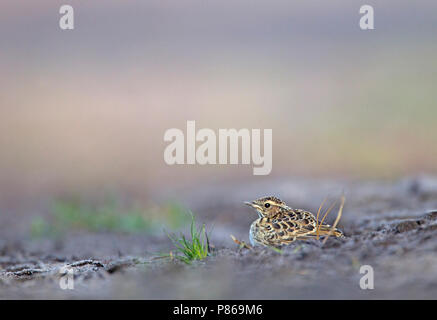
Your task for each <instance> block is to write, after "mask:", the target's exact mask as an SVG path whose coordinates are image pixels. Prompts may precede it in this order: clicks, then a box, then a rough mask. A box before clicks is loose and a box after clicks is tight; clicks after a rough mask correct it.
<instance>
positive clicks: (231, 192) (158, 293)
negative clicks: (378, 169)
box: [0, 177, 437, 299]
mask: <svg viewBox="0 0 437 320" xmlns="http://www.w3.org/2000/svg"><path fill="white" fill-rule="evenodd" d="M341 189H343V190H345V194H346V197H347V203H346V206H345V209H344V212H343V218H342V221H341V223H340V225H341V227H342V228H343V230H344V232H345V234H346V236H347V237H346V238H344V239H334V238H331V239H329V240H328V241H327V242H326V244H325V245H324V246H322V245H321V242H318V241H316V240H313V241H297V242H295V243H294V244H292V245H291V246H289V247H287V248H285V249H283V250H282V252H278V251H276V250H272V249H270V248H255V249H253V250H249V249H246V248H239V246H238V245H237V244H236V243H234V242H233V241H232V239H231V238H230V235H231V234H232V235H234V236H235V237H236V238H238V239H239V240H242V241H245V242H248V227H249V224H250V222H251V221H252V220H254V219H255V216H256V214H255V213H254V212H251V210H249V209H248V208H247V207H245V206H244V205H243V204H242V202H241V199H248V198H250V197H253V196H254V195H256V194H260V193H261V192H263V191H261V190H269V191H270V193H275V194H278V195H279V194H280V195H281V196H282V198H283V199H285V200H286V201H287V202H288V203H290V204H291V203H293V204H294V206H296V207H305V208H309V209H312V210H313V212H315V211H316V210H317V207H318V204H319V203H320V202H321V201H322V200H323V198H324V197H325V195H326V194H328V193H329V192H330V190H341ZM179 194H180V195H181V196H183V198H184V199H186V201H187V203H186V205H187V206H189V207H190V208H191V209H192V210H193V211H194V212H195V213H196V219H197V221H196V222H197V223H198V224H199V225H200V223H205V225H206V229H207V231H208V232H210V237H209V241H210V244H211V246H213V248H212V252H211V254H210V255H209V256H208V257H206V258H205V259H204V260H201V261H193V262H191V263H190V264H187V263H185V262H183V261H180V260H179V259H176V258H174V257H172V255H177V254H178V252H177V251H176V250H175V247H174V245H173V244H172V242H171V241H170V240H169V238H168V237H167V235H166V234H165V233H164V232H162V231H161V229H159V228H160V227H157V228H158V230H153V228H155V227H153V226H150V228H151V229H149V227H146V226H145V225H143V224H142V223H141V222H138V221H137V222H135V218H133V217H131V216H130V215H131V214H132V213H126V216H125V217H131V219H132V221H131V222H129V221H127V220H126V221H125V219H127V218H125V219H121V220H120V221H121V222H120V221H118V223H122V226H120V225H119V226H113V227H111V224H110V223H109V222H108V221H106V220H105V219H104V218H102V221H100V222H99V223H102V224H103V225H101V226H100V227H101V228H103V229H105V231H101V230H98V228H99V225H98V224H97V225H94V224H93V223H95V222H94V221H87V220H86V219H85V218H83V219H82V218H80V213H79V210H80V209H78V207H74V206H71V207H64V208H57V209H56V208H55V209H53V210H55V211H56V210H57V211H56V212H57V213H56V214H58V215H59V216H58V218H56V219H54V218H53V217H51V218H48V219H47V221H51V222H50V223H49V222H47V224H46V222H43V221H46V220H39V218H38V219H36V220H34V225H33V232H34V234H33V235H29V236H27V237H24V238H23V237H20V236H19V234H18V233H15V232H13V230H14V228H15V226H13V225H12V226H10V227H9V228H8V229H9V231H10V237H8V239H7V240H3V241H2V242H1V243H0V250H1V251H0V252H1V257H0V267H1V271H0V287H1V289H2V290H0V297H1V298H70V297H74V298H132V299H137V298H150V299H155V298H176V299H182V298H198V299H204V298H259V299H263V298H278V299H290V298H291V299H294V298H315V299H324V298H327V299H335V298H346V299H349V298H358V299H367V298H424V299H428V298H435V297H437V282H436V279H437V270H436V268H435V264H436V262H437V261H436V259H437V257H436V254H435V252H436V250H437V241H436V239H437V237H436V233H437V211H433V210H432V209H433V208H437V179H435V178H431V177H428V178H427V177H421V178H409V179H403V180H399V181H396V182H390V183H387V182H386V183H377V182H365V183H353V182H345V181H335V182H334V181H331V180H329V181H328V180H310V179H308V180H304V179H293V180H276V181H273V180H272V181H265V182H263V183H259V184H252V185H250V186H248V185H246V184H244V183H241V184H232V185H229V186H226V187H224V186H218V187H217V186H209V187H203V188H202V189H201V191H199V192H195V193H193V192H184V191H181V192H180V193H179ZM58 206H61V205H60V204H58ZM64 206H67V205H66V204H64ZM62 210H64V211H65V212H64V211H62ZM68 210H71V211H74V210H78V212H76V213H74V212H68ZM83 210H85V209H83ZM101 210H103V211H104V210H111V209H109V208H108V209H101ZM155 210H157V209H155ZM163 210H164V209H163ZM166 210H170V211H171V210H175V212H173V213H171V214H169V213H168V212H167V213H166V215H169V216H167V218H166V219H169V220H167V221H165V222H164V223H165V224H167V225H166V227H165V228H167V229H168V228H169V225H171V223H175V224H179V223H181V224H182V225H185V226H186V227H182V228H181V230H182V231H183V232H184V233H185V234H186V235H187V236H188V234H189V220H190V218H189V216H188V215H186V213H184V212H178V210H180V209H177V208H172V209H169V208H167V209H165V210H164V211H166ZM103 211H102V212H103ZM68 214H73V215H74V214H77V216H76V217H75V220H72V221H69V220H68V219H69V217H68ZM94 214H98V213H96V212H94ZM172 214H173V215H178V214H181V215H183V216H184V217H185V219H186V222H184V221H183V220H181V221H180V222H178V218H177V217H176V216H173V217H171V215H172ZM63 215H66V216H65V217H64V216H63ZM139 217H141V214H140V215H139V216H138V217H137V219H140V218H139ZM331 218H333V216H331ZM62 219H64V220H65V221H61V220H62ZM114 219H115V217H114ZM58 220H60V221H58ZM158 220H159V221H164V220H165V219H158ZM56 221H58V222H56ZM139 221H142V220H139ZM62 223H64V224H65V226H61V225H60V224H62ZM81 223H82V224H83V225H81ZM57 224H59V225H57ZM2 226H4V224H2ZM67 226H68V227H69V228H71V229H72V230H73V231H72V230H70V231H69V232H67V233H66V234H56V232H61V231H60V230H59V231H56V230H55V229H56V228H59V229H60V228H63V227H67ZM123 226H124V227H123ZM111 228H113V229H112V230H111ZM4 229H5V228H2V230H3V231H2V232H7V231H6V230H4ZM51 229H53V230H51ZM11 231H12V232H11ZM170 252H172V253H171V254H169V253H170ZM66 265H67V266H69V268H70V270H73V271H74V290H62V289H61V288H60V280H61V276H62V275H65V271H64V273H60V269H61V268H62V267H65V266H66ZM362 265H370V266H372V267H373V269H374V278H375V280H374V289H373V290H362V289H360V285H359V281H360V278H361V277H362V275H361V274H360V273H359V270H360V267H361V266H362Z"/></svg>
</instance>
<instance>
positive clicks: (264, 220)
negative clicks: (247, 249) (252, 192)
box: [245, 197, 343, 247]
mask: <svg viewBox="0 0 437 320" xmlns="http://www.w3.org/2000/svg"><path fill="white" fill-rule="evenodd" d="M245 204H247V205H249V206H251V207H253V208H254V209H255V210H256V212H257V213H258V216H259V218H258V219H256V220H255V221H254V222H253V223H252V225H251V226H250V232H249V237H250V243H251V244H252V246H256V245H263V246H273V247H279V246H282V245H286V244H290V243H291V242H293V241H295V240H307V239H316V238H317V235H319V236H326V235H328V234H329V233H330V232H331V229H332V227H331V226H330V225H328V224H320V223H319V222H318V221H317V219H316V217H314V215H313V214H312V213H311V212H308V211H305V210H302V209H292V208H290V207H288V206H287V205H286V204H285V202H283V201H282V200H280V199H278V198H276V197H264V198H260V199H258V200H255V201H252V202H245ZM317 229H318V230H317ZM332 235H333V236H335V237H343V232H342V231H340V230H339V229H334V230H333V232H332Z"/></svg>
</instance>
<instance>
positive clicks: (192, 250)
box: [167, 212, 210, 264]
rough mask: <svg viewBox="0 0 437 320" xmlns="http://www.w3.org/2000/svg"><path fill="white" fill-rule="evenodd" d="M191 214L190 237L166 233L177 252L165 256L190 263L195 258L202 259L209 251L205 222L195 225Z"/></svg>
mask: <svg viewBox="0 0 437 320" xmlns="http://www.w3.org/2000/svg"><path fill="white" fill-rule="evenodd" d="M190 215H191V226H190V237H191V239H189V238H187V237H185V235H184V234H182V233H181V234H180V236H177V235H175V234H168V233H167V236H168V237H169V239H170V240H171V241H172V243H173V244H174V246H175V247H176V251H177V252H178V253H179V254H176V255H174V254H173V253H172V252H171V253H170V254H169V255H167V257H170V258H175V259H178V260H180V261H182V262H185V263H186V264H191V262H192V261H195V260H203V259H205V258H206V257H207V256H208V255H209V253H210V245H209V239H208V234H207V232H206V228H205V224H203V225H202V226H201V227H200V228H198V227H197V226H196V220H195V218H194V215H193V213H192V212H190Z"/></svg>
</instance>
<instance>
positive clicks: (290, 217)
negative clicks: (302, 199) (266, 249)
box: [259, 209, 317, 245]
mask: <svg viewBox="0 0 437 320" xmlns="http://www.w3.org/2000/svg"><path fill="white" fill-rule="evenodd" d="M316 226H317V224H316V219H315V218H314V216H313V214H312V213H310V212H308V211H304V210H299V209H293V210H288V211H287V212H286V213H283V214H281V215H280V216H279V217H275V218H273V219H266V218H263V219H261V220H260V222H259V228H260V229H261V230H260V231H261V234H263V235H264V240H265V242H266V243H268V244H270V245H278V244H285V243H288V242H292V241H294V240H296V238H299V237H303V236H308V235H310V234H313V233H314V232H315V231H316Z"/></svg>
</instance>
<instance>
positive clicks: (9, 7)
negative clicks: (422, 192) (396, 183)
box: [0, 0, 437, 196]
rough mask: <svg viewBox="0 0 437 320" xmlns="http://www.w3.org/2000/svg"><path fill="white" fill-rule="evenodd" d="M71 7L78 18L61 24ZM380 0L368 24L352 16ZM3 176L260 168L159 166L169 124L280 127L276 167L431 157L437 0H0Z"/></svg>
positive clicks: (28, 183) (392, 164) (43, 178)
mask: <svg viewBox="0 0 437 320" xmlns="http://www.w3.org/2000/svg"><path fill="white" fill-rule="evenodd" d="M64 3H65V4H70V5H72V6H73V8H74V9H75V30H73V31H62V30H60V28H59V26H58V20H59V18H60V15H59V13H58V11H59V7H60V6H61V5H62V4H64ZM363 4H371V5H374V9H375V27H376V29H375V30H372V31H362V30H360V29H359V27H358V21H359V18H360V14H359V8H360V6H361V5H363ZM0 7H1V10H0V70H1V73H0V88H1V89H0V190H1V191H2V194H3V196H5V195H6V194H20V195H27V194H39V193H41V192H44V193H46V192H49V193H50V192H58V191H59V190H64V191H75V192H78V191H80V192H86V191H87V190H98V189H99V188H102V187H105V186H108V185H109V186H116V187H118V188H125V189H127V190H136V191H137V192H140V193H142V192H144V194H147V193H148V192H149V191H153V192H155V191H156V190H161V189H162V190H164V189H166V188H168V187H170V186H187V187H193V188H195V187H196V185H197V184H199V183H205V182H207V183H216V182H220V181H224V180H231V181H232V180H233V179H239V180H242V179H243V180H244V179H247V181H248V182H250V181H254V180H255V179H268V178H269V177H254V176H253V175H252V166H232V165H228V166H199V165H196V166H188V165H187V166H171V167H170V166H168V165H166V164H165V162H164V160H163V151H164V148H165V146H166V143H165V142H164V141H163V136H164V132H165V130H166V129H168V128H181V129H183V130H185V125H186V121H187V120H195V121H196V126H197V128H203V127H206V128H212V129H214V130H217V129H218V128H237V129H238V128H249V129H252V128H260V129H264V128H271V129H273V171H272V174H271V177H278V176H311V177H339V176H340V177H352V178H366V179H367V178H382V179H391V178H396V177H401V176H406V175H413V174H419V173H431V174H432V173H436V171H437V161H436V159H437V148H436V141H437V126H436V125H435V122H436V116H437V108H436V101H437V90H435V86H436V80H437V43H436V41H435V39H436V31H437V19H436V18H437V2H435V1H414V2H412V1H394V0H392V1H384V2H383V3H381V2H374V3H363V2H361V1H349V0H348V1H346V0H343V1H329V2H327V1H305V2H300V3H293V2H291V1H278V0H276V1H269V2H266V1H253V0H251V1H211V0H202V1H199V0H196V1H162V0H160V1H140V0H138V1H133V0H130V1H77V0H71V1H64V2H62V3H61V2H59V1H37V2H36V1H33V2H24V1H12V0H5V1H2V4H1V5H0Z"/></svg>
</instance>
